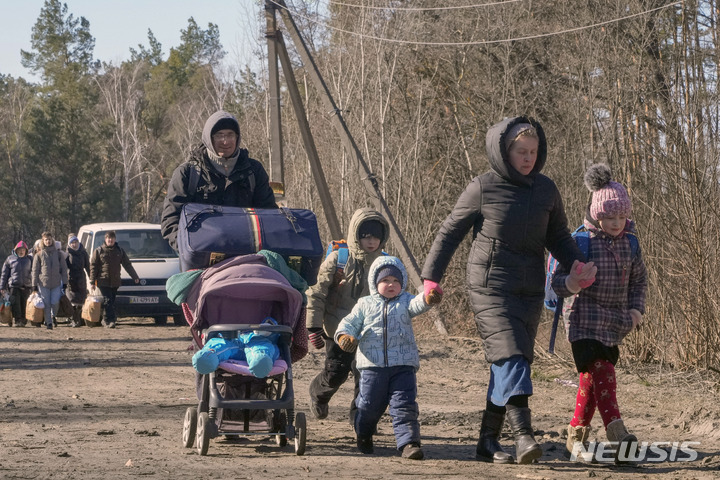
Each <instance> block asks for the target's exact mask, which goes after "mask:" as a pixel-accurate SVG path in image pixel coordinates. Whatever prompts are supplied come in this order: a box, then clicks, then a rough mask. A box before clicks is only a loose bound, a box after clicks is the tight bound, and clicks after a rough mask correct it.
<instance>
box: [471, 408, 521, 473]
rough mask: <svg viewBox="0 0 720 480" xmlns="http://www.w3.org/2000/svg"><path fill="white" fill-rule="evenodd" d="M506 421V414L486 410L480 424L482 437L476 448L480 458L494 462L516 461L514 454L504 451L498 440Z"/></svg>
mask: <svg viewBox="0 0 720 480" xmlns="http://www.w3.org/2000/svg"><path fill="white" fill-rule="evenodd" d="M504 422H505V415H504V414H502V413H497V412H491V411H489V410H485V412H484V413H483V418H482V424H481V425H480V439H479V440H478V444H477V448H476V449H475V454H476V456H477V459H478V460H481V461H483V462H492V463H513V462H514V461H515V460H514V459H513V457H512V455H510V454H508V453H505V452H504V451H503V449H502V446H500V443H499V442H498V438H500V431H501V430H502V426H503V423H504Z"/></svg>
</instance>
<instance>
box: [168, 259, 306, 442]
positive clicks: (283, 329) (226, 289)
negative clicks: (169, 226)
mask: <svg viewBox="0 0 720 480" xmlns="http://www.w3.org/2000/svg"><path fill="white" fill-rule="evenodd" d="M302 303H303V298H302V295H301V294H300V292H298V290H296V289H294V288H293V287H292V286H291V285H290V283H289V282H288V281H287V280H286V279H285V277H284V276H283V275H282V274H280V273H279V272H277V271H276V270H274V269H272V268H270V267H268V266H267V264H266V261H265V258H264V257H263V256H262V255H245V256H241V257H235V258H232V259H229V260H225V261H223V262H221V263H218V264H217V265H214V266H212V267H210V268H208V269H206V270H205V271H204V272H203V273H202V275H201V276H200V277H199V278H198V279H197V280H196V281H195V282H194V284H193V286H192V288H191V289H190V291H189V294H188V296H187V299H186V303H184V304H183V312H184V313H185V317H186V319H187V321H188V323H190V325H191V328H190V331H191V333H192V335H193V338H194V340H195V343H196V344H197V345H198V346H200V347H202V346H203V345H204V344H205V343H206V342H208V341H209V340H210V339H212V338H216V337H218V336H220V335H222V337H223V338H224V339H232V338H237V337H238V336H239V335H240V334H242V333H245V332H248V331H253V330H254V331H267V332H271V333H273V334H278V341H277V346H278V349H279V351H280V357H279V359H278V360H276V361H275V363H274V365H273V368H272V370H271V372H270V374H269V375H268V376H267V377H266V378H256V377H254V376H253V375H252V374H251V373H250V371H249V369H248V365H247V363H246V362H242V361H236V360H227V361H224V362H221V363H220V364H219V367H218V369H217V370H215V371H214V372H212V373H210V374H207V375H199V374H198V382H197V390H198V392H197V393H198V399H199V403H198V406H197V407H189V408H188V409H187V411H186V412H185V420H184V423H183V433H182V440H183V445H184V446H185V447H186V448H191V447H192V446H193V445H195V447H196V449H197V451H198V453H199V454H200V455H206V454H207V451H208V447H209V443H210V439H211V438H216V437H218V436H221V435H223V436H225V437H226V438H228V437H241V436H242V437H244V436H257V435H264V436H267V435H270V436H274V437H275V439H276V443H277V444H278V446H280V447H284V446H285V445H287V442H288V440H294V441H295V453H296V454H297V455H302V454H304V453H305V441H306V435H307V423H306V419H305V414H304V413H297V414H296V413H295V407H294V401H295V399H294V393H293V376H292V361H293V358H295V359H298V358H301V357H302V356H303V355H304V354H305V353H307V345H304V352H302V351H301V352H298V345H297V344H293V337H295V339H296V340H297V338H298V337H299V336H300V332H303V331H304V329H305V324H304V323H305V322H304V319H303V318H302V317H303V315H302V312H303V309H302ZM268 316H270V317H272V318H274V319H275V320H276V321H277V325H267V324H261V322H262V321H263V320H264V319H265V318H266V317H268ZM305 335H307V334H306V332H305ZM296 343H297V342H296ZM291 347H292V348H291ZM300 347H301V348H303V346H302V345H301V346H300ZM291 349H292V353H291Z"/></svg>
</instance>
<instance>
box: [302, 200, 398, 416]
mask: <svg viewBox="0 0 720 480" xmlns="http://www.w3.org/2000/svg"><path fill="white" fill-rule="evenodd" d="M389 238H390V228H389V225H388V223H387V220H385V217H383V216H382V214H380V212H378V211H376V210H373V209H372V208H359V209H357V210H355V212H354V213H353V215H352V217H351V218H350V223H349V225H348V235H347V252H344V253H347V261H346V263H345V265H344V267H342V268H341V267H340V264H339V261H340V260H339V259H340V251H339V250H336V251H334V252H332V253H330V254H329V255H328V256H327V257H326V258H325V260H324V261H323V263H322V265H320V272H319V273H318V277H317V283H316V284H315V285H313V286H312V287H311V288H310V290H309V291H308V303H307V319H306V324H307V329H308V333H309V336H308V340H309V341H310V343H311V344H312V345H313V346H314V347H315V348H317V349H321V348H325V365H324V366H323V370H322V371H321V372H320V373H318V374H317V375H316V376H315V378H314V379H313V380H312V382H311V383H310V402H311V403H310V410H311V412H312V413H313V415H314V416H315V418H317V419H319V420H322V419H323V418H326V417H327V416H328V412H329V406H328V404H329V402H330V399H331V398H332V397H333V395H335V392H337V391H338V389H340V387H341V386H342V384H343V383H345V380H347V378H348V376H349V375H350V371H351V370H353V371H354V368H353V365H354V361H355V353H354V352H352V353H348V352H345V351H343V350H342V349H341V348H340V347H339V346H338V345H337V344H336V343H335V341H334V340H333V338H334V337H335V330H336V329H337V326H338V324H339V323H340V321H341V320H342V319H343V317H345V316H346V315H347V314H348V313H350V311H351V310H352V309H353V307H354V306H355V304H356V303H357V301H358V300H359V299H360V298H361V297H364V296H366V295H369V294H370V291H369V290H368V272H369V271H370V266H371V265H372V263H373V261H375V259H376V258H378V257H379V256H381V255H382V251H383V248H384V247H385V244H386V243H387V241H388V239H389ZM326 340H327V341H326ZM358 377H359V375H357V376H356V377H355V396H357V392H358V388H359V387H358ZM355 412H356V407H355V399H354V398H353V401H352V402H351V404H350V415H349V416H350V423H351V424H354V422H355Z"/></svg>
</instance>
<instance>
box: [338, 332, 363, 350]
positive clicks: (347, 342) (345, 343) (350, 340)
mask: <svg viewBox="0 0 720 480" xmlns="http://www.w3.org/2000/svg"><path fill="white" fill-rule="evenodd" d="M357 343H358V341H357V339H356V338H355V337H353V336H352V335H348V334H347V333H344V334H342V335H340V336H339V337H338V346H339V347H340V348H342V349H343V350H344V351H346V352H348V353H352V352H354V351H355V349H356V348H357Z"/></svg>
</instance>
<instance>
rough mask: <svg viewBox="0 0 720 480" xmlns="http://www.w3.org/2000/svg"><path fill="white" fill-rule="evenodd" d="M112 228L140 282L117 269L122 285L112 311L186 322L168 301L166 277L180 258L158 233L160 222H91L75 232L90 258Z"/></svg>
mask: <svg viewBox="0 0 720 480" xmlns="http://www.w3.org/2000/svg"><path fill="white" fill-rule="evenodd" d="M110 230H114V231H115V234H116V236H117V244H118V245H120V247H121V248H122V249H123V250H124V251H125V253H127V256H128V257H129V258H130V261H131V262H132V264H133V267H134V268H135V271H136V272H137V274H138V276H139V277H140V283H139V284H135V282H133V280H132V278H130V276H129V275H128V274H127V272H125V269H121V272H122V286H121V287H120V288H119V289H118V293H117V297H116V299H115V311H116V313H117V316H118V318H121V317H152V318H153V319H154V320H155V323H156V324H158V325H164V324H165V323H167V317H169V316H172V317H173V321H174V322H175V325H187V322H185V319H184V317H183V314H182V310H181V309H180V307H179V306H178V305H176V304H175V303H173V302H171V301H170V299H168V297H167V292H166V291H165V282H166V281H167V279H168V278H170V277H171V276H172V275H175V274H176V273H179V272H180V260H179V259H178V255H177V252H175V251H174V250H173V249H172V248H171V247H170V244H169V243H168V242H167V240H165V239H164V238H163V237H162V235H161V233H160V225H158V224H153V223H132V222H114V223H110V222H108V223H93V224H90V225H83V226H82V227H80V230H79V231H78V233H77V237H78V238H79V239H80V243H82V244H83V245H84V246H85V249H86V250H87V251H88V255H90V257H91V258H92V253H93V251H94V250H95V249H96V248H97V247H99V246H100V245H102V244H103V242H104V241H105V232H108V231H110Z"/></svg>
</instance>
